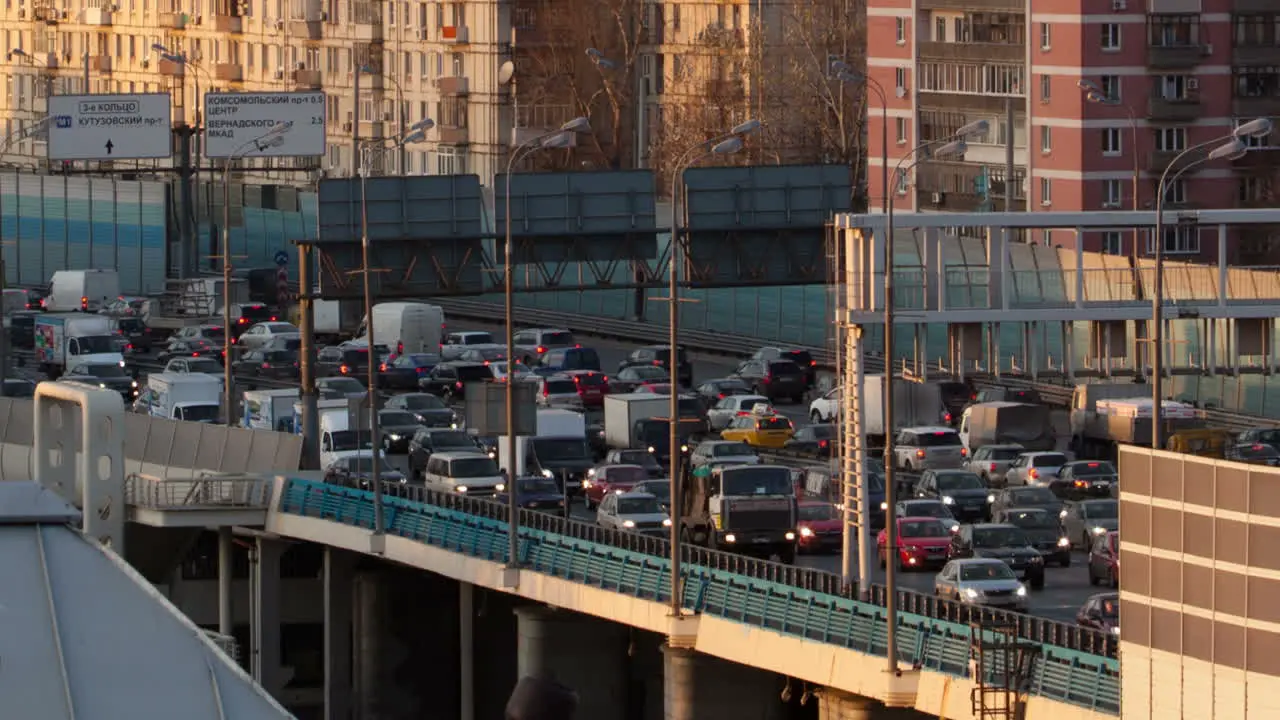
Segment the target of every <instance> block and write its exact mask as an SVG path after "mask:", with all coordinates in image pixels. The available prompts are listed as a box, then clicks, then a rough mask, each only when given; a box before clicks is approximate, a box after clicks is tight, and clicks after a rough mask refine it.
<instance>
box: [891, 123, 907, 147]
mask: <svg viewBox="0 0 1280 720" xmlns="http://www.w3.org/2000/svg"><path fill="white" fill-rule="evenodd" d="M894 125H895V133H896V134H895V137H896V138H897V139H898V144H899V145H906V144H907V119H906V118H894Z"/></svg>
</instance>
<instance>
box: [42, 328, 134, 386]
mask: <svg viewBox="0 0 1280 720" xmlns="http://www.w3.org/2000/svg"><path fill="white" fill-rule="evenodd" d="M35 358H36V363H37V364H38V365H39V366H40V370H41V371H43V372H44V373H45V374H46V375H48V376H49V377H50V378H52V379H57V377H58V376H59V375H61V374H62V373H63V372H65V371H66V370H67V368H68V367H70V366H72V365H81V364H98V363H124V355H122V354H121V353H120V350H119V345H117V344H116V336H115V335H114V334H112V332H111V318H108V317H107V316H105V315H86V314H84V313H75V312H71V313H46V314H44V315H40V316H38V317H37V318H36V320H35Z"/></svg>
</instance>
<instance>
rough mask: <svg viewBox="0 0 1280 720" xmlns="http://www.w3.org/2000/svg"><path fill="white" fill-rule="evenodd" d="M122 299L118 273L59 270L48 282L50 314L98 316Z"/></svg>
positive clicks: (47, 303) (46, 303) (48, 308)
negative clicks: (88, 313) (110, 304)
mask: <svg viewBox="0 0 1280 720" xmlns="http://www.w3.org/2000/svg"><path fill="white" fill-rule="evenodd" d="M118 297H120V275H119V273H117V272H116V271H115V270H59V271H57V272H55V273H54V274H53V279H52V280H51V281H50V282H49V297H48V299H47V300H46V301H45V309H46V310H48V311H49V312H77V311H79V312H97V311H99V310H101V309H102V308H104V307H106V305H107V303H109V302H111V301H112V300H114V299H116V298H118Z"/></svg>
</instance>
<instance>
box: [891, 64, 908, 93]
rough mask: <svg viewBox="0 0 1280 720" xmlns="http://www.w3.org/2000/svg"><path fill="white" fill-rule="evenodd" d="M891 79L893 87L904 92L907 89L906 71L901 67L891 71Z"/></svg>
mask: <svg viewBox="0 0 1280 720" xmlns="http://www.w3.org/2000/svg"><path fill="white" fill-rule="evenodd" d="M893 79H894V82H895V83H896V84H895V85H894V87H899V88H902V89H904V90H905V89H906V87H907V69H906V68H901V67H900V68H895V69H894V71H893Z"/></svg>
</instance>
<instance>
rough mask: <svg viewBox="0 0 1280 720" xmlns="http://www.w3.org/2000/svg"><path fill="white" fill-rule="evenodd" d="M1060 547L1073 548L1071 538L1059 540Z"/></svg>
mask: <svg viewBox="0 0 1280 720" xmlns="http://www.w3.org/2000/svg"><path fill="white" fill-rule="evenodd" d="M1058 547H1060V548H1064V547H1071V540H1070V538H1058Z"/></svg>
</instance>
